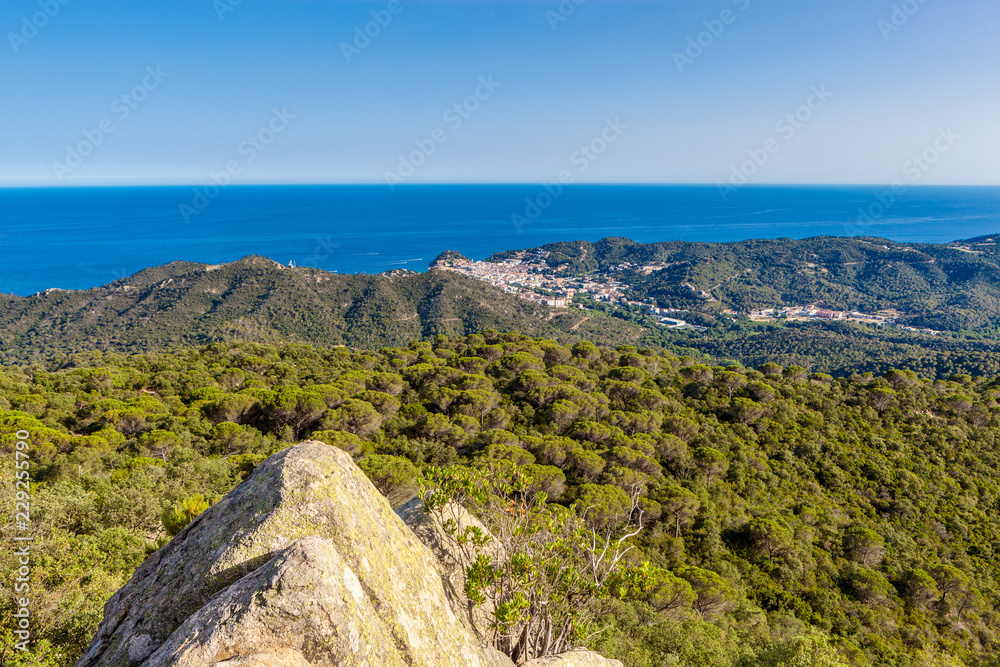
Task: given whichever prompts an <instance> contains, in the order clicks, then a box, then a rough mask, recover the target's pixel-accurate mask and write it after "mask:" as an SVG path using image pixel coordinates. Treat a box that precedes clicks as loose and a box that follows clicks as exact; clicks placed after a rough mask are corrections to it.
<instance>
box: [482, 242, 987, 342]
mask: <svg viewBox="0 0 1000 667" xmlns="http://www.w3.org/2000/svg"><path fill="white" fill-rule="evenodd" d="M541 249H542V250H546V251H549V252H550V253H551V254H550V255H549V257H548V259H547V261H548V264H549V266H550V267H552V268H553V270H555V271H559V272H562V273H565V274H566V275H578V274H581V273H585V272H589V271H609V270H616V267H619V266H620V265H622V264H625V263H629V264H632V265H633V267H632V268H625V269H622V270H621V277H622V280H623V281H624V282H626V283H628V284H629V285H631V286H632V290H631V294H632V296H633V297H634V298H637V299H644V298H647V297H653V298H655V299H656V300H657V301H659V302H660V303H661V304H662V305H664V306H672V307H681V308H691V307H696V308H701V307H703V306H704V307H707V308H708V309H709V310H711V309H722V308H732V309H735V310H737V311H740V312H747V311H749V310H752V309H756V308H769V307H774V306H781V305H788V306H794V305H803V304H810V303H821V304H823V306H824V307H826V308H831V309H834V310H858V311H862V312H875V311H879V310H883V309H894V310H897V311H899V312H900V314H901V316H900V321H902V322H906V323H909V324H912V325H914V326H921V327H930V328H932V329H939V330H951V331H963V330H978V331H992V332H994V333H995V332H996V331H997V329H998V327H1000V249H998V246H997V244H996V239H994V238H992V237H988V238H987V237H984V238H979V239H971V240H969V241H962V242H956V243H951V244H947V245H934V244H920V243H897V242H895V241H890V240H887V239H880V238H861V237H858V238H840V237H815V238H809V239H802V240H793V239H776V240H757V239H755V240H747V241H739V242H734V243H688V242H683V241H670V242H662V243H648V244H642V243H636V242H634V241H630V240H629V239H621V238H608V239H604V240H602V241H599V242H597V243H590V242H586V241H572V242H560V243H552V244H548V245H545V246H542V247H541ZM511 255H512V253H498V254H496V255H493V256H492V257H491V258H490V259H491V261H493V260H496V261H499V260H502V259H505V258H507V257H509V256H511ZM656 264H659V265H665V266H663V267H662V268H659V269H657V270H654V271H652V272H649V273H646V272H643V271H641V270H636V267H642V266H644V265H656ZM702 291H703V292H705V293H707V294H710V295H711V298H714V299H715V300H716V301H714V302H711V303H708V304H706V303H705V299H704V298H702V297H701V296H699V293H700V292H702Z"/></svg>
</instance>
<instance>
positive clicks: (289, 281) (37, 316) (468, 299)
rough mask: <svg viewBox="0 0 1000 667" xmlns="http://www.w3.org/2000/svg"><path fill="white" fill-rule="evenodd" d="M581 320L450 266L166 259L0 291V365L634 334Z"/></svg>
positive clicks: (621, 326)
mask: <svg viewBox="0 0 1000 667" xmlns="http://www.w3.org/2000/svg"><path fill="white" fill-rule="evenodd" d="M585 319H586V316H585V315H582V314H579V313H571V312H567V311H566V310H562V311H555V310H552V309H549V308H546V307H544V306H540V305H536V304H532V303H530V302H527V301H524V300H522V299H518V298H516V297H514V296H511V295H509V294H506V293H504V292H503V291H501V290H499V289H497V288H495V287H492V286H490V285H488V284H486V283H483V282H479V281H476V280H473V279H471V278H467V277H464V276H460V275H457V274H454V273H446V272H441V271H431V272H427V273H409V272H407V273H405V274H404V275H399V274H398V272H395V273H393V274H385V275H374V276H373V275H339V274H334V273H329V272H327V271H322V270H319V269H313V268H290V267H287V266H283V265H281V264H278V263H277V262H274V261H272V260H270V259H266V258H263V257H256V256H252V257H246V258H244V259H241V260H239V261H236V262H232V263H229V264H222V265H214V266H213V265H205V264H197V263H193V262H172V263H170V264H166V265H164V266H158V267H153V268H149V269H145V270H143V271H140V272H139V273H137V274H135V275H133V276H130V277H128V278H124V279H122V280H117V281H115V282H113V283H110V284H108V285H105V286H103V287H97V288H94V289H89V290H81V291H63V290H50V291H48V292H42V293H39V294H35V295H32V296H30V297H15V296H10V295H0V350H2V351H0V361H4V362H8V363H9V362H16V361H29V360H32V359H40V358H44V357H48V356H51V355H52V354H53V353H57V352H81V351H86V350H91V349H99V350H113V351H118V352H137V351H142V350H153V349H167V348H171V347H177V346H180V345H192V344H201V343H206V342H211V341H217V340H228V339H244V340H255V341H262V342H276V341H300V342H307V343H314V344H320V345H349V346H352V347H360V348H366V349H377V348H379V347H383V346H389V345H395V344H402V343H405V342H408V341H410V340H412V339H414V338H430V337H433V336H435V335H437V334H448V335H454V334H462V333H469V332H474V331H482V330H485V329H490V328H495V329H498V330H502V331H507V330H518V331H521V332H523V333H528V334H532V335H539V336H546V337H551V338H558V339H561V340H573V339H576V338H578V337H579V336H583V335H586V336H589V337H591V338H595V339H597V340H605V341H610V340H616V341H620V342H627V341H635V340H637V339H638V337H639V332H640V331H641V329H640V328H638V327H635V326H631V325H628V324H627V323H625V322H624V321H622V320H617V319H612V318H605V320H606V324H604V325H603V327H604V329H605V330H604V331H601V330H599V329H600V328H599V327H595V325H594V323H592V322H584V320H585ZM581 324H582V326H581ZM573 327H577V328H576V329H574V328H573Z"/></svg>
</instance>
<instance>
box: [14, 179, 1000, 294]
mask: <svg viewBox="0 0 1000 667" xmlns="http://www.w3.org/2000/svg"><path fill="white" fill-rule="evenodd" d="M202 190H203V189H202V188H197V189H195V188H192V187H128V188H51V189H50V188H25V189H0V292H5V293H9V294H20V295H28V294H32V293H34V292H38V291H40V290H44V289H48V288H51V287H59V288H63V289H85V288H89V287H95V286H97V285H103V284H105V283H108V282H111V281H113V280H117V279H119V278H122V277H125V276H128V275H131V274H133V273H135V272H137V271H139V270H141V269H143V268H145V267H148V266H154V265H158V264H165V263H167V262H170V261H174V260H188V261H196V262H206V263H219V262H228V261H233V260H236V259H239V258H240V257H243V256H246V255H250V254H258V255H264V256H267V257H270V258H272V259H274V260H276V261H278V262H281V263H283V264H287V263H289V262H294V263H295V264H297V265H299V266H315V267H319V268H322V269H326V270H328V271H336V272H339V273H380V272H382V271H388V270H390V269H397V268H406V269H411V270H415V271H423V270H425V269H426V268H427V265H428V264H429V263H430V262H431V261H432V260H433V259H434V258H435V257H437V255H438V254H440V253H441V252H442V251H444V250H458V251H460V252H462V253H463V254H465V255H467V256H469V257H471V258H473V259H485V258H486V257H487V256H488V255H490V254H491V253H493V252H497V251H501V250H509V249H518V248H528V247H533V246H538V245H542V244H544V243H549V242H552V241H565V240H574V239H582V240H589V241H596V240H599V239H601V238H605V237H609V236H620V237H627V238H631V239H633V240H636V241H642V242H651V241H669V240H684V241H737V240H742V239H749V238H769V239H770V238H781V237H788V238H806V237H810V236H820V235H832V236H880V237H885V238H889V239H893V240H897V241H906V242H927V243H942V242H949V241H954V240H958V239H965V238H970V237H974V236H979V235H983V234H993V233H1000V187H933V186H928V187H919V188H918V187H911V188H909V189H907V190H906V191H905V192H903V193H901V194H899V195H898V196H895V197H894V198H892V197H891V196H887V195H889V192H888V190H887V188H879V187H872V186H865V187H853V186H851V187H847V186H837V187H779V186H766V187H765V186H759V187H746V188H743V189H741V190H739V191H737V192H735V193H730V195H729V196H728V198H727V199H726V200H725V201H724V200H723V198H722V197H721V196H720V193H719V191H718V190H717V189H716V187H715V186H620V185H606V186H585V185H575V186H567V187H565V188H564V189H563V190H562V191H561V192H560V191H554V192H550V191H546V189H545V188H543V187H542V186H538V185H407V186H400V187H397V188H396V189H395V191H391V190H390V189H389V188H388V187H386V186H378V185H370V186H239V187H237V186H232V187H228V188H222V189H220V190H218V191H215V192H208V193H203V194H207V195H214V196H212V197H211V198H209V197H205V196H203V197H199V196H198V195H199V193H202Z"/></svg>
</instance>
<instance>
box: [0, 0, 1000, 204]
mask: <svg viewBox="0 0 1000 667" xmlns="http://www.w3.org/2000/svg"><path fill="white" fill-rule="evenodd" d="M63 2H65V4H61V3H60V2H59V0H41V1H39V0H5V2H4V3H3V6H2V9H0V29H2V36H3V39H2V42H0V86H2V87H0V90H2V91H3V102H2V104H0V185H24V184H27V185H56V184H60V183H62V184H64V185H87V184H133V183H135V184H140V183H193V184H200V183H204V182H205V181H206V180H207V179H208V178H209V174H210V173H212V172H215V173H218V172H219V171H221V170H225V169H226V167H227V165H229V164H232V165H234V166H235V167H236V170H238V173H235V174H234V175H232V176H231V178H232V180H233V182H238V183H248V184H249V183H286V182H292V183H314V182H321V183H365V182H371V183H384V182H386V173H387V172H396V173H397V174H401V173H402V174H404V176H405V179H404V180H406V182H412V183H420V182H483V183H488V182H541V181H552V180H555V179H557V178H558V175H559V173H560V172H564V173H565V172H568V173H571V175H572V178H573V180H574V181H575V182H655V183H716V182H720V181H726V180H728V179H730V178H731V176H732V171H733V167H734V166H735V167H737V168H739V166H740V165H741V164H744V163H745V161H746V160H748V159H750V158H751V157H752V156H753V155H754V154H756V155H757V156H758V157H759V158H763V157H764V156H765V155H766V160H764V164H763V165H762V166H759V167H756V168H749V167H752V165H747V166H748V169H747V170H748V171H752V172H753V174H752V176H751V177H750V179H749V180H750V181H751V182H754V183H888V182H891V181H893V180H896V179H900V178H903V177H904V173H905V170H906V168H907V162H908V160H910V158H911V156H913V155H914V154H921V153H923V152H925V151H931V153H930V155H931V156H932V157H934V151H935V150H937V149H935V148H934V146H935V141H937V142H938V146H937V148H938V149H944V148H947V150H946V151H939V152H938V154H937V155H936V157H935V161H934V164H933V165H927V167H928V168H927V169H923V168H921V170H920V179H919V180H920V182H921V183H925V184H931V183H941V184H961V183H967V184H998V183H1000V39H998V35H1000V3H998V2H997V1H996V0H924V1H923V2H920V1H919V0H907V1H906V2H902V1H901V0H836V1H832V0H735V1H734V0H719V1H707V0H706V1H695V0H659V1H653V0H647V1H641V2H630V1H626V0H584V1H582V2H580V4H578V5H576V4H574V3H573V2H572V0H566V1H565V2H564V3H563V5H562V6H563V8H564V13H563V14H559V13H558V12H559V11H560V5H559V3H557V2H542V1H537V0H536V1H520V2H518V1H496V2H477V1H461V2H460V1H454V2H432V1H424V0H400V1H399V5H398V6H396V7H392V6H391V5H390V3H389V2H388V1H386V0H374V1H368V2H348V1H344V2H340V1H333V0H242V2H238V0H216V1H215V2H214V3H213V0H162V1H161V2H155V3H153V2H125V1H124V0H114V1H112V2H86V1H85V0H63ZM904 5H906V7H905V8H904V7H903V6H904ZM894 6H895V7H896V8H898V9H897V11H896V12H895V14H896V15H895V17H894ZM46 7H47V8H48V13H49V14H52V15H51V16H47V15H45V14H44V12H45V8H46ZM568 8H572V9H573V10H572V12H569V11H567V9H568ZM390 9H395V10H396V13H394V14H392V13H390V12H389V10H390ZM905 9H908V10H909V11H910V13H906V11H904V10H905ZM724 11H725V12H729V13H726V14H723V12H724ZM372 12H375V13H376V16H378V15H380V16H381V18H382V20H383V22H385V19H386V17H387V16H389V17H391V21H388V22H387V25H384V26H375V25H374V24H373V25H372V26H369V30H370V31H371V32H376V30H375V28H376V27H377V28H378V30H377V33H378V34H377V35H376V36H375V37H373V38H371V39H370V42H369V43H368V44H367V45H365V42H364V41H363V40H359V42H358V44H360V45H362V46H363V48H359V49H357V51H352V52H351V53H349V54H348V55H349V56H350V58H348V57H347V56H345V54H344V47H343V44H345V43H346V44H351V43H352V42H353V41H354V39H355V36H356V29H359V30H364V28H365V25H366V23H368V22H370V21H373V20H375V18H374V17H373V15H372ZM220 17H221V18H220ZM894 18H895V24H894V23H893V19H894ZM561 19H565V20H561ZM726 21H728V22H726ZM880 21H881V22H882V23H881V24H880ZM706 22H707V26H706ZM39 25H41V27H38V26H39ZM710 29H714V30H715V32H716V33H717V34H711V33H710V32H708V31H709V30H710ZM699 33H704V34H701V35H700V39H701V41H702V43H703V44H704V46H703V47H702V48H701V52H700V53H699V52H698V50H697V49H694V48H692V49H691V50H690V51H689V52H688V53H687V54H685V55H684V58H687V59H688V60H680V61H679V60H678V57H677V56H676V55H675V54H677V53H681V54H684V51H685V50H686V49H687V48H688V47H689V45H690V44H691V42H689V38H690V39H691V40H694V41H697V40H698V39H699ZM354 48H357V46H356V45H355V46H354ZM692 55H694V57H691V56H692ZM349 60H350V61H349ZM147 68H149V69H147ZM157 70H158V71H159V72H161V73H162V74H161V75H158V76H156V77H153V76H152V75H151V74H149V72H151V71H152V72H156V71H157ZM163 74H165V76H163ZM490 77H492V80H493V81H495V82H499V84H500V85H499V86H498V87H495V89H493V90H492V91H490V90H489V89H487V88H485V87H481V84H480V83H479V82H480V79H481V78H482V79H485V80H489V79H490ZM144 84H145V86H146V87H145V88H143V87H142V86H143V85H144ZM137 86H138V87H139V88H136V87H137ZM477 87H478V92H479V94H480V97H482V98H484V99H482V100H470V102H469V104H470V105H471V106H472V107H476V106H478V108H476V109H475V110H474V111H471V112H468V113H465V112H463V113H465V115H466V116H468V117H467V118H462V117H460V116H458V115H457V114H456V113H455V112H452V114H451V115H449V116H447V117H446V116H445V114H446V112H447V111H448V110H449V109H451V108H452V107H453V106H454V105H455V104H461V103H462V102H463V100H465V99H466V98H468V97H469V96H470V95H475V94H476V92H477ZM813 87H816V88H817V89H820V90H824V89H823V87H825V90H826V91H828V92H829V93H832V96H831V97H829V98H828V99H825V100H824V99H823V98H821V97H812V98H811V99H810V95H812V94H813V93H811V92H810V91H811V89H813ZM132 91H136V92H135V93H134V94H133V92H132ZM122 95H125V96H126V99H125V100H124V101H123V100H121V96H122ZM823 97H825V95H824V96H823ZM137 98H142V99H137ZM116 100H117V102H116ZM809 101H811V102H812V103H813V106H814V107H815V108H814V109H812V110H808V111H806V110H803V109H801V108H800V107H801V106H802V105H804V104H806V103H807V102H809ZM132 107H134V108H132ZM275 109H277V110H278V111H279V112H282V113H284V112H285V110H287V113H288V114H291V115H293V116H294V118H275V117H274V113H275V111H274V110H275ZM125 110H127V111H128V116H127V117H124V113H125ZM796 111H798V112H799V114H800V119H801V118H805V117H808V120H806V121H805V122H799V121H796V123H795V124H796V125H797V127H793V126H792V125H790V124H788V123H787V121H786V123H785V124H784V125H783V126H779V121H781V119H782V118H784V117H785V116H786V114H790V113H792V114H794V113H796ZM609 119H610V120H611V121H614V120H615V119H618V122H619V125H620V126H619V127H618V128H617V129H611V128H609V127H608V126H607V122H608V120H609ZM458 120H461V124H460V125H459V124H458ZM102 123H103V127H104V129H105V130H107V129H110V132H104V131H102V130H101V127H102ZM269 125H271V128H270V129H268V126H269ZM624 126H627V127H624ZM779 128H780V129H779ZM789 128H791V130H794V132H793V131H791V130H790V129H789ZM948 128H951V138H950V139H948V140H947V141H945V140H943V139H940V137H942V136H943V135H942V134H939V133H941V132H947V131H948ZM274 129H278V130H280V131H278V132H273V130H274ZM435 130H438V132H437V133H436V135H435ZM602 132H603V133H604V139H599V138H600V137H601V135H602ZM85 133H87V134H85ZM88 135H89V138H88ZM955 135H957V137H956V136H955ZM250 136H254V137H256V139H255V141H256V142H257V143H258V144H259V145H260V146H262V147H263V149H262V150H257V148H254V147H253V146H252V143H247V139H248V137H250ZM435 136H436V138H437V139H438V141H435V140H434V137H435ZM98 138H99V139H100V141H99V142H98V141H97V139H98ZM269 139H271V140H272V141H271V143H269V144H266V145H264V143H262V142H264V141H266V140H269ZM606 139H611V141H607V142H605V140H606ZM768 140H771V141H770V143H768ZM592 141H596V143H595V147H596V148H603V149H604V151H603V153H602V154H600V155H596V154H592V156H586V155H584V154H582V153H578V151H579V148H580V146H581V145H586V144H590V143H591V142H592ZM81 142H83V143H84V144H85V145H84V146H83V148H82V151H83V152H88V153H89V155H86V156H81V158H80V160H79V162H78V163H75V162H74V159H73V158H72V157H70V156H68V154H67V147H76V146H79V145H80V144H81ZM416 142H423V145H424V146H425V147H427V146H430V145H433V146H434V151H433V154H431V155H428V156H422V155H417V156H416V159H415V161H417V162H420V164H419V166H416V167H415V168H414V170H413V173H412V174H409V173H408V170H407V169H405V168H404V169H403V171H399V168H400V163H399V159H400V156H401V155H402V156H408V155H410V154H411V152H413V151H415V150H418V147H417V143H416ZM428 142H430V143H428ZM86 144H90V145H89V146H88V145H86ZM767 146H769V147H770V149H771V152H770V153H768V152H767V150H766V148H765V147H767ZM91 149H92V150H91ZM748 151H750V153H748ZM761 151H764V152H763V153H762V152H761ZM427 152H429V151H427ZM251 156H253V159H252V160H251V159H250V157H251ZM407 159H409V158H407ZM54 163H62V164H64V165H70V164H71V163H73V164H74V165H75V166H72V167H70V168H69V169H68V170H61V169H58V168H57V167H55V166H54ZM584 166H585V167H586V168H585V169H584ZM909 166H910V169H911V171H912V164H911V165H909ZM57 171H58V172H61V173H60V175H61V177H62V180H61V181H60V180H59V178H57ZM220 178H222V177H220Z"/></svg>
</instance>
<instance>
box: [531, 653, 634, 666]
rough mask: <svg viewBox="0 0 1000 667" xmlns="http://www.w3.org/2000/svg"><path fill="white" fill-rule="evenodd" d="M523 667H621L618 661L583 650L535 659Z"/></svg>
mask: <svg viewBox="0 0 1000 667" xmlns="http://www.w3.org/2000/svg"><path fill="white" fill-rule="evenodd" d="M523 667H622V663H621V662H619V661H618V660H609V659H607V658H605V657H604V656H602V655H601V654H600V653H594V652H593V651H587V650H585V649H573V650H572V651H567V652H566V653H560V654H559V655H551V656H549V657H547V658H535V659H534V660H529V661H528V662H526V663H524V665H523Z"/></svg>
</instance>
